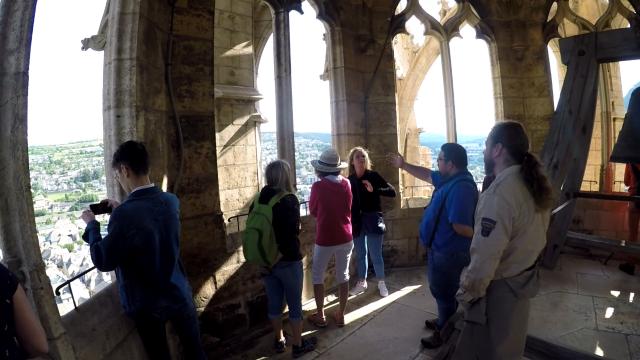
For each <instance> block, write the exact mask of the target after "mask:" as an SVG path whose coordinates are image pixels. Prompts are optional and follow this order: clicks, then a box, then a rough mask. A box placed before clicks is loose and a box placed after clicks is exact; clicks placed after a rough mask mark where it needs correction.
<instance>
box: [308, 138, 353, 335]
mask: <svg viewBox="0 0 640 360" xmlns="http://www.w3.org/2000/svg"><path fill="white" fill-rule="evenodd" d="M311 165H312V166H313V168H314V169H315V170H316V174H317V175H318V177H319V178H320V181H317V182H315V183H314V184H313V185H312V186H311V197H310V199H309V210H310V212H311V215H312V216H313V217H315V218H316V244H315V246H314V248H313V265H312V277H313V292H314V295H315V299H316V308H317V312H316V313H315V314H313V315H311V316H310V317H309V321H310V322H311V323H313V324H314V325H316V326H318V327H325V326H327V320H326V317H325V314H324V274H325V271H326V270H327V265H328V263H329V260H330V259H331V257H333V256H335V264H336V265H335V266H336V268H335V270H336V282H337V283H338V297H339V299H340V306H339V309H338V311H337V312H336V313H335V315H334V319H335V322H336V325H338V326H344V313H345V310H346V307H347V299H348V298H349V260H350V258H351V251H352V250H353V238H352V235H351V201H352V198H353V197H352V195H351V185H350V184H349V180H347V179H346V178H345V177H343V176H341V175H340V171H341V170H343V169H345V168H346V167H347V164H346V163H345V162H342V161H340V155H338V153H337V152H336V151H335V150H334V149H328V150H325V151H324V152H323V153H322V154H321V155H320V159H318V160H312V161H311Z"/></svg>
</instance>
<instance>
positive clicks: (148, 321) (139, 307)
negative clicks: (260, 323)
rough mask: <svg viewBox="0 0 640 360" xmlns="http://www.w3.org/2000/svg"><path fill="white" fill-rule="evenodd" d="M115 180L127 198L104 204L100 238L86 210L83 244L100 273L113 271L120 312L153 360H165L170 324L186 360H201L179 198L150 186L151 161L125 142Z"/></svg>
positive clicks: (142, 149)
mask: <svg viewBox="0 0 640 360" xmlns="http://www.w3.org/2000/svg"><path fill="white" fill-rule="evenodd" d="M111 166H112V168H113V170H114V172H115V178H116V180H117V181H118V183H119V184H120V186H122V188H123V189H124V190H125V191H126V192H127V193H128V194H129V196H128V197H127V199H126V200H125V201H124V202H123V203H122V204H120V203H119V202H118V201H116V200H111V199H107V200H103V203H106V204H108V205H109V207H110V208H111V209H112V211H113V213H112V214H111V218H110V220H109V225H108V226H107V232H108V234H107V235H106V236H105V237H104V238H102V236H101V235H100V223H99V222H97V221H96V220H95V215H94V214H93V212H91V211H90V210H85V211H84V212H83V213H82V216H81V217H82V220H84V221H85V223H87V227H86V228H85V232H84V234H83V236H82V238H83V239H84V240H85V241H86V242H87V243H89V245H90V248H91V259H92V260H93V263H94V264H95V265H96V267H97V268H98V270H100V271H113V270H115V271H116V275H117V277H118V285H119V290H120V300H121V302H122V307H123V308H124V311H125V312H126V313H127V315H129V316H130V317H131V318H132V319H133V320H134V321H135V324H136V327H137V329H138V333H139V334H140V338H141V339H142V342H143V344H144V347H145V349H146V351H147V353H148V355H149V358H151V359H169V358H170V355H169V349H168V344H167V338H166V331H165V325H166V323H167V321H171V323H172V324H173V326H174V328H175V330H176V332H177V333H178V336H179V338H180V342H181V344H182V347H183V351H184V356H185V358H187V359H204V358H205V355H204V352H203V350H202V345H201V343H200V331H199V329H198V318H197V315H196V312H195V307H194V305H193V298H192V295H191V287H190V286H189V283H188V282H187V278H186V276H185V273H184V269H183V267H182V263H181V262H180V257H179V255H180V218H179V217H180V209H179V201H178V198H177V197H176V196H175V195H173V194H170V193H165V192H163V191H162V190H160V189H159V188H157V187H156V186H155V185H154V184H152V183H151V181H150V180H149V155H148V154H147V150H146V149H145V147H144V145H143V144H142V143H139V142H136V141H127V142H125V143H123V144H122V145H120V147H118V150H116V152H115V153H114V154H113V161H112V163H111Z"/></svg>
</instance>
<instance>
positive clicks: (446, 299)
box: [427, 250, 470, 329]
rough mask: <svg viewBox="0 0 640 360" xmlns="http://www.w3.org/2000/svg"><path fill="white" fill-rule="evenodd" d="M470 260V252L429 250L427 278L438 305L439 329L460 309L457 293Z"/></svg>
mask: <svg viewBox="0 0 640 360" xmlns="http://www.w3.org/2000/svg"><path fill="white" fill-rule="evenodd" d="M469 259H470V258H469V253H468V252H455V253H451V254H447V253H440V252H436V251H434V250H429V259H428V262H427V278H428V279H429V289H430V290H431V294H432V295H433V297H434V298H435V299H436V303H437V304H438V329H442V327H443V326H444V324H445V323H446V322H447V320H449V318H450V317H451V316H452V315H453V314H455V312H456V309H457V308H458V303H457V301H456V292H457V291H458V287H460V273H462V269H464V267H465V266H467V265H469Z"/></svg>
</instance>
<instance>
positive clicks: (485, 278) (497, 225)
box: [453, 121, 552, 359]
mask: <svg viewBox="0 0 640 360" xmlns="http://www.w3.org/2000/svg"><path fill="white" fill-rule="evenodd" d="M484 164H485V171H486V173H487V174H492V175H494V176H495V180H494V181H493V182H492V183H491V185H489V187H488V188H487V189H486V190H485V191H484V192H483V193H482V194H481V195H480V199H479V200H478V207H477V209H476V214H475V226H474V234H473V240H472V241H471V262H470V263H469V266H467V267H466V268H465V269H464V271H463V272H462V275H461V277H460V289H459V290H458V293H457V295H456V298H457V299H458V301H459V302H460V305H461V306H462V307H463V308H464V310H465V312H464V327H463V329H462V332H461V334H460V337H459V339H458V343H457V346H456V348H455V350H454V352H453V358H454V359H520V358H522V355H523V352H524V346H525V341H526V335H527V320H528V318H529V299H530V298H531V297H533V296H535V294H536V293H537V291H538V272H537V269H536V260H537V258H538V255H539V254H540V252H541V251H542V249H543V247H544V246H545V243H546V231H547V227H548V226H549V218H550V208H551V205H552V191H551V186H550V184H549V181H548V180H547V178H546V176H545V175H544V173H543V170H542V167H541V165H540V163H539V162H538V159H537V158H536V157H535V155H533V154H531V153H530V152H529V139H528V138H527V135H526V133H525V130H524V128H523V127H522V125H521V124H520V123H517V122H514V121H504V122H500V123H497V124H496V125H495V126H494V127H493V129H492V130H491V132H490V133H489V136H488V137H487V141H486V148H485V150H484Z"/></svg>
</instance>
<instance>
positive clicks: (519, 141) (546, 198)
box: [487, 121, 553, 211]
mask: <svg viewBox="0 0 640 360" xmlns="http://www.w3.org/2000/svg"><path fill="white" fill-rule="evenodd" d="M487 141H490V142H491V143H493V144H498V143H500V144H502V146H503V147H504V148H505V149H506V150H507V153H508V155H509V157H510V158H511V162H512V163H513V164H514V165H521V168H520V174H521V176H522V180H523V181H524V183H525V185H526V187H527V189H528V190H529V193H530V194H531V196H532V197H533V201H534V202H535V204H536V210H537V211H541V210H547V209H550V208H551V206H552V205H553V190H552V189H551V184H550V183H549V180H548V179H547V176H546V175H545V173H544V171H543V169H542V165H541V164H540V161H538V158H537V157H536V156H535V155H533V154H532V153H530V152H529V138H528V137H527V133H526V132H525V130H524V127H523V126H522V124H520V123H518V122H515V121H502V122H499V123H497V124H496V125H495V126H494V127H493V129H491V132H490V133H489V136H488V137H487Z"/></svg>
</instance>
